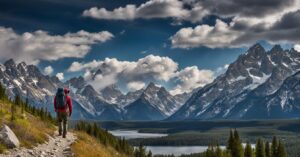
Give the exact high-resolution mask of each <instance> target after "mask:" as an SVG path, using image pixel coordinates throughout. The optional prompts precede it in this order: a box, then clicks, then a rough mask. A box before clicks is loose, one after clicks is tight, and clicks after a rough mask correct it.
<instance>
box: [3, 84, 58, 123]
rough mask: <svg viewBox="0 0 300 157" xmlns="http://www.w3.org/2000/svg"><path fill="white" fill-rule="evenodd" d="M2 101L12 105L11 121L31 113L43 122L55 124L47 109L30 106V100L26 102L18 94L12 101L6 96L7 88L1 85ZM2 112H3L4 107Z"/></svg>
mask: <svg viewBox="0 0 300 157" xmlns="http://www.w3.org/2000/svg"><path fill="white" fill-rule="evenodd" d="M0 100H2V101H5V102H8V104H11V106H10V113H11V117H10V119H11V121H14V120H16V117H17V115H19V114H20V115H21V116H25V112H27V113H30V114H31V115H33V116H36V117H39V118H40V119H41V120H42V121H47V122H50V123H53V124H54V123H55V122H56V120H55V118H53V117H52V116H51V113H50V112H49V111H48V110H47V109H46V108H38V107H35V106H34V105H30V104H29V100H28V98H26V99H25V101H24V100H23V99H22V98H21V97H20V95H18V94H16V95H15V97H14V99H13V100H11V99H10V98H9V97H8V95H7V94H6V89H5V87H4V86H3V85H2V84H1V83H0ZM0 111H2V106H1V109H0Z"/></svg>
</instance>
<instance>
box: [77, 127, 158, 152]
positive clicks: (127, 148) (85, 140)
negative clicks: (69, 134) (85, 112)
mask: <svg viewBox="0 0 300 157" xmlns="http://www.w3.org/2000/svg"><path fill="white" fill-rule="evenodd" d="M74 129H75V130H76V131H77V135H79V141H77V142H76V143H75V144H74V145H73V146H72V148H73V150H74V152H75V154H78V157H92V156H95V157H96V156H101V157H105V156H107V157H110V156H111V157H119V156H120V157H152V153H151V152H147V151H146V149H145V147H143V146H142V145H140V146H139V147H138V148H136V149H134V148H133V147H132V146H131V145H130V144H129V143H128V142H127V141H126V140H125V139H124V138H123V139H119V138H117V137H115V136H113V135H112V134H110V133H109V132H108V131H107V130H103V129H102V128H100V127H99V126H98V125H97V124H96V123H89V122H84V121H80V122H78V123H77V124H76V125H75V128H74ZM87 135H89V136H87ZM103 146H104V147H106V151H101V150H102V149H101V147H103ZM88 147H91V148H88ZM94 148H95V149H94ZM92 149H93V150H92Z"/></svg>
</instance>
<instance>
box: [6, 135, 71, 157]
mask: <svg viewBox="0 0 300 157" xmlns="http://www.w3.org/2000/svg"><path fill="white" fill-rule="evenodd" d="M75 140H76V136H75V135H74V133H71V132H68V134H67V137H66V138H62V137H61V136H58V135H54V137H49V141H48V142H46V143H44V144H40V145H38V146H37V147H34V148H33V149H26V148H18V149H13V150H11V151H10V152H9V153H8V154H5V155H0V157H2V156H3V157H73V156H74V154H73V153H72V151H71V147H70V146H71V144H72V143H73V142H74V141H75Z"/></svg>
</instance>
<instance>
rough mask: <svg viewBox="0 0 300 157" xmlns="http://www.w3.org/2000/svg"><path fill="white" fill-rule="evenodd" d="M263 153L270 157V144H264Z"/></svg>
mask: <svg viewBox="0 0 300 157" xmlns="http://www.w3.org/2000/svg"><path fill="white" fill-rule="evenodd" d="M265 152H266V157H271V150H270V143H269V142H268V141H267V142H266V144H265Z"/></svg>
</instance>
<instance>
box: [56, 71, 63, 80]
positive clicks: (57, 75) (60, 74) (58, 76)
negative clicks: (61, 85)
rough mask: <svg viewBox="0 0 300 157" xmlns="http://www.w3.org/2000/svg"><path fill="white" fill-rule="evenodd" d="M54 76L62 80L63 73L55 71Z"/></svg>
mask: <svg viewBox="0 0 300 157" xmlns="http://www.w3.org/2000/svg"><path fill="white" fill-rule="evenodd" d="M56 77H57V78H58V79H59V80H60V81H62V80H64V73H57V74H56Z"/></svg>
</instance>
